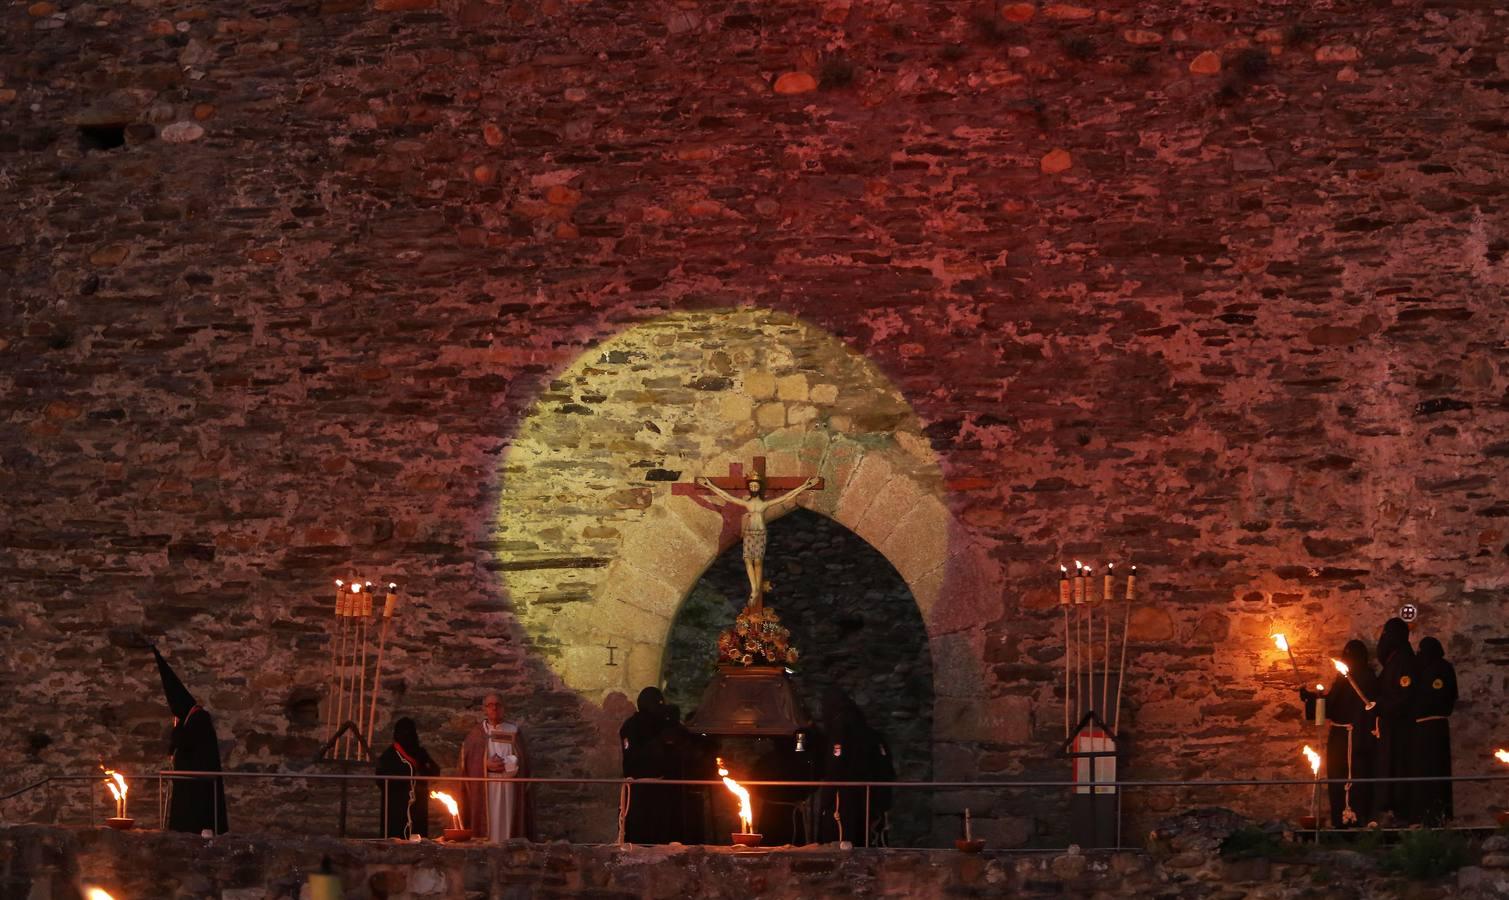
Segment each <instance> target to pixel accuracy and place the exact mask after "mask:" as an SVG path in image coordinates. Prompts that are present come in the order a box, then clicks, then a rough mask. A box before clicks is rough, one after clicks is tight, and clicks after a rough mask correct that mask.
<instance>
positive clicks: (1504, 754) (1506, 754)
mask: <svg viewBox="0 0 1509 900" xmlns="http://www.w3.org/2000/svg"><path fill="white" fill-rule="evenodd" d="M1493 758H1494V759H1497V760H1498V761H1499V762H1501V763H1509V750H1495V751H1493Z"/></svg>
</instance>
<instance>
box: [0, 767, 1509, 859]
mask: <svg viewBox="0 0 1509 900" xmlns="http://www.w3.org/2000/svg"><path fill="white" fill-rule="evenodd" d="M123 774H125V773H123ZM126 777H127V780H128V782H129V783H131V784H132V785H141V784H143V783H148V784H151V783H155V784H156V786H157V787H156V792H155V793H156V796H155V798H153V799H155V800H156V801H157V803H156V806H157V811H158V815H157V820H158V821H157V825H158V827H159V828H165V827H166V825H167V798H168V796H169V794H168V788H169V786H170V785H171V784H172V783H173V782H176V781H186V780H191V779H192V780H203V779H224V780H225V781H227V782H230V781H246V782H258V781H263V782H265V781H282V782H289V781H297V782H316V783H335V784H336V785H338V786H340V787H341V788H342V789H343V790H344V788H345V787H346V786H347V785H349V784H350V783H352V782H362V783H366V784H369V785H370V784H373V783H374V782H376V783H384V784H385V783H391V782H400V783H402V782H428V783H431V784H433V785H436V786H444V785H460V784H467V783H478V782H481V783H484V784H518V785H526V786H580V787H591V786H600V787H609V786H611V787H614V788H617V789H618V791H619V811H618V812H619V823H620V832H619V836H620V840H621V839H622V823H623V821H624V816H625V814H626V813H627V810H628V807H627V804H628V803H630V802H632V801H631V800H630V798H631V796H632V795H631V791H630V789H632V788H634V787H709V788H718V789H720V790H726V787H725V785H724V783H723V782H722V781H721V780H716V779H672V778H665V779H662V778H649V779H643V778H642V779H635V778H565V777H529V778H519V777H506V776H461V775H436V776H410V775H376V774H371V773H362V774H343V773H330V772H288V771H285V772H242V771H224V772H208V771H189V770H173V769H164V770H160V771H156V772H147V773H140V774H136V775H127V776H126ZM1505 781H1509V773H1502V772H1500V773H1479V774H1472V775H1451V776H1408V777H1376V778H1354V779H1345V778H1231V779H1206V780H1188V779H1145V780H1114V781H1095V782H1089V781H1074V780H1017V781H999V780H998V781H818V780H811V781H762V780H753V779H751V780H740V781H739V784H741V785H743V786H745V787H746V788H752V789H759V788H807V789H812V791H813V793H812V795H811V797H812V799H814V800H815V799H816V798H817V797H818V796H819V795H820V793H821V792H825V791H837V790H850V789H854V790H858V789H863V790H864V803H865V816H864V819H863V821H864V822H865V823H866V827H865V828H864V829H863V832H864V834H863V836H862V839H861V840H860V841H858V842H855V843H857V844H859V845H861V846H869V841H870V833H869V832H870V828H869V823H870V821H871V815H870V813H871V806H872V798H873V793H874V792H875V791H879V790H886V791H973V792H978V791H992V792H1010V791H1023V790H1028V791H1032V790H1061V791H1065V792H1066V793H1079V794H1092V793H1095V794H1104V793H1115V792H1132V791H1151V790H1164V789H1181V790H1195V791H1199V792H1204V791H1207V790H1217V789H1228V788H1262V787H1307V788H1311V789H1312V791H1318V790H1319V788H1320V787H1321V786H1328V785H1333V784H1350V785H1352V786H1353V787H1357V786H1376V785H1387V784H1401V783H1453V784H1455V783H1457V782H1464V783H1466V782H1488V783H1494V782H1505ZM79 783H87V784H89V785H90V802H89V809H90V815H89V817H88V822H89V824H94V825H97V824H100V816H99V809H100V805H101V799H100V794H101V791H100V786H101V785H102V784H103V779H102V778H101V777H100V776H99V775H98V774H97V773H96V774H88V775H74V774H53V775H48V776H46V777H43V778H41V779H39V780H37V781H35V782H32V783H30V784H27V785H25V786H22V787H20V788H17V789H14V790H11V791H9V792H7V793H5V794H0V803H3V802H4V801H10V800H14V799H16V798H19V797H24V796H26V795H28V794H31V793H33V792H35V791H39V790H43V789H52V788H53V787H54V786H72V785H77V784H79ZM211 795H212V796H213V797H214V798H215V801H214V802H215V807H214V814H215V818H214V820H212V821H218V820H219V813H220V810H219V796H220V794H219V792H218V791H211ZM133 796H135V794H134V792H133ZM107 802H108V801H107ZM1306 805H1307V806H1308V804H1306ZM1506 805H1509V804H1506ZM0 813H3V807H0ZM379 815H381V812H379ZM3 824H21V823H16V822H7V821H6V817H4V816H3V815H0V825H3ZM1490 824H1491V823H1483V824H1482V825H1471V824H1465V823H1460V822H1454V823H1453V825H1452V827H1456V828H1478V827H1488V826H1489V825H1490ZM1303 830H1304V831H1306V832H1308V831H1310V830H1311V829H1303ZM1315 830H1316V831H1324V830H1329V829H1323V828H1321V827H1320V825H1319V822H1317V824H1316V828H1315ZM342 836H344V835H342ZM805 836H806V837H807V838H808V839H809V842H814V841H812V840H811V839H812V838H813V837H814V835H812V834H807V835H805ZM1119 843H1120V841H1118V844H1119ZM1035 849H1039V850H1062V849H1064V848H1062V847H1053V848H1047V847H1044V848H1035ZM1120 849H1135V848H1125V847H1123V848H1120Z"/></svg>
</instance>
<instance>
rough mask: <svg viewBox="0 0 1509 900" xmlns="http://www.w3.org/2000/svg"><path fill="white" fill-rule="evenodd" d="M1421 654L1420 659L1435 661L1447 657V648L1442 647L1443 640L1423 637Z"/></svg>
mask: <svg viewBox="0 0 1509 900" xmlns="http://www.w3.org/2000/svg"><path fill="white" fill-rule="evenodd" d="M1419 654H1420V659H1422V660H1424V661H1425V662H1435V661H1436V660H1439V659H1445V658H1446V648H1445V647H1442V646H1441V642H1440V641H1438V640H1436V639H1435V638H1433V637H1428V638H1422V639H1421V640H1420V650H1419Z"/></svg>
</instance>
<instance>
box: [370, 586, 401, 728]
mask: <svg viewBox="0 0 1509 900" xmlns="http://www.w3.org/2000/svg"><path fill="white" fill-rule="evenodd" d="M397 605H398V595H397V594H395V593H393V592H392V590H391V589H390V590H389V591H388V596H387V597H386V598H385V599H384V600H383V606H382V627H381V629H380V630H379V631H378V633H377V669H376V671H375V672H373V673H372V706H371V708H370V709H369V710H368V711H367V743H369V744H370V743H372V742H373V741H372V731H373V729H374V728H376V726H377V692H378V689H379V686H380V685H381V684H382V656H383V649H384V648H385V647H387V645H388V625H389V624H390V623H391V622H392V621H393V610H394V607H396V606H397Z"/></svg>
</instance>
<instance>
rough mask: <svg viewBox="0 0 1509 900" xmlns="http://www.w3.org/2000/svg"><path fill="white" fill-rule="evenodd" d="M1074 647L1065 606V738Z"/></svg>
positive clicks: (1065, 736) (1066, 735)
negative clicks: (1070, 668)
mask: <svg viewBox="0 0 1509 900" xmlns="http://www.w3.org/2000/svg"><path fill="white" fill-rule="evenodd" d="M1073 651H1074V648H1073V647H1070V646H1069V607H1068V606H1067V605H1066V606H1064V739H1065V740H1068V738H1069V728H1070V725H1069V704H1070V703H1071V702H1072V701H1071V699H1070V697H1069V661H1070V660H1071V659H1073V657H1074V652H1073Z"/></svg>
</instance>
